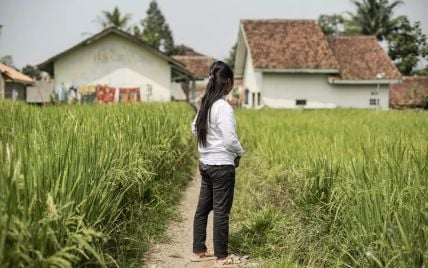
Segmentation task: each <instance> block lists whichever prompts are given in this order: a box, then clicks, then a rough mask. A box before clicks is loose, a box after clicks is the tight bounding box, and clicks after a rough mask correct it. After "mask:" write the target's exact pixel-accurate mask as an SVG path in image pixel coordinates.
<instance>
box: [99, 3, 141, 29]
mask: <svg viewBox="0 0 428 268" xmlns="http://www.w3.org/2000/svg"><path fill="white" fill-rule="evenodd" d="M131 17H132V16H131V14H129V13H127V14H125V15H124V16H122V14H121V13H120V10H119V8H118V7H117V6H116V7H115V8H114V9H113V11H112V12H109V11H106V10H104V11H102V15H101V17H100V16H98V17H97V21H98V23H100V24H101V26H102V27H103V28H104V29H105V28H108V27H111V26H114V27H117V28H119V29H122V30H129V29H128V28H127V27H128V23H129V21H130V20H131Z"/></svg>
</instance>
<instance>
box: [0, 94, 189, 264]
mask: <svg viewBox="0 0 428 268" xmlns="http://www.w3.org/2000/svg"><path fill="white" fill-rule="evenodd" d="M0 114H1V117H0V266H2V267H28V266H30V267H31V266H32V267H51V266H53V267H75V266H127V267H128V266H134V265H135V266H137V265H138V264H139V262H140V259H141V256H142V254H143V253H144V251H145V250H146V249H147V245H148V243H149V242H150V241H151V240H153V239H154V238H156V237H158V236H159V235H160V234H161V233H162V231H163V230H164V228H165V223H166V221H167V219H168V218H170V217H171V216H172V215H173V210H172V209H171V207H172V206H173V204H174V203H175V201H176V200H177V198H178V196H179V193H180V189H182V188H183V187H184V185H185V184H186V182H187V181H188V179H189V178H190V177H191V174H192V171H193V166H194V161H195V153H194V146H193V145H192V144H193V138H192V135H191V133H190V131H189V122H190V121H191V120H192V117H193V111H192V109H191V108H190V107H189V106H186V105H180V104H144V105H118V106H98V105H94V106H61V107H44V108H37V107H30V106H27V105H25V104H21V103H9V102H2V103H0ZM173 189H174V191H172V190H173ZM176 189H177V190H178V191H176Z"/></svg>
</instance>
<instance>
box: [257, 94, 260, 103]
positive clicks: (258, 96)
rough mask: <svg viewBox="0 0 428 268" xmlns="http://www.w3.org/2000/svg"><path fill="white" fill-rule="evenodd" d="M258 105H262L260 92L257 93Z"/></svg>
mask: <svg viewBox="0 0 428 268" xmlns="http://www.w3.org/2000/svg"><path fill="white" fill-rule="evenodd" d="M257 106H260V92H259V93H257Z"/></svg>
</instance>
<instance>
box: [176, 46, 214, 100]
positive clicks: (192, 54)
mask: <svg viewBox="0 0 428 268" xmlns="http://www.w3.org/2000/svg"><path fill="white" fill-rule="evenodd" d="M183 48H184V54H183V55H174V56H172V57H173V58H174V59H176V60H177V61H179V62H181V63H182V64H184V65H185V66H186V68H187V70H189V71H190V73H191V74H192V76H193V78H194V83H193V84H192V85H190V87H189V88H186V85H183V89H184V91H188V92H189V94H188V95H189V96H190V99H191V100H192V102H194V103H196V104H197V106H199V105H198V103H200V101H201V98H202V96H203V94H204V93H205V89H206V87H207V84H208V77H209V73H210V66H211V64H213V63H214V59H213V58H211V57H209V56H207V55H204V54H201V53H199V52H196V51H194V50H193V49H192V48H189V47H186V46H183Z"/></svg>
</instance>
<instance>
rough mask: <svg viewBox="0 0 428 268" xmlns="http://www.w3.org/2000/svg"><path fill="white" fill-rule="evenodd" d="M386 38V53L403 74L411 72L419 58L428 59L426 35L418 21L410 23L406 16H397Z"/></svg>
mask: <svg viewBox="0 0 428 268" xmlns="http://www.w3.org/2000/svg"><path fill="white" fill-rule="evenodd" d="M387 40H388V44H389V46H388V54H389V56H390V57H391V59H392V60H393V61H395V64H396V66H397V68H398V69H399V70H400V72H401V73H402V74H404V75H411V74H412V72H413V70H414V68H415V67H416V66H417V64H418V61H419V59H420V58H424V59H428V45H427V37H426V36H425V35H424V34H423V33H422V29H421V26H420V22H416V23H415V24H414V25H412V24H411V23H410V21H409V19H408V18H407V17H406V16H401V17H399V18H398V23H397V25H396V27H395V28H394V29H392V31H391V32H390V34H389V35H388V36H387Z"/></svg>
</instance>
